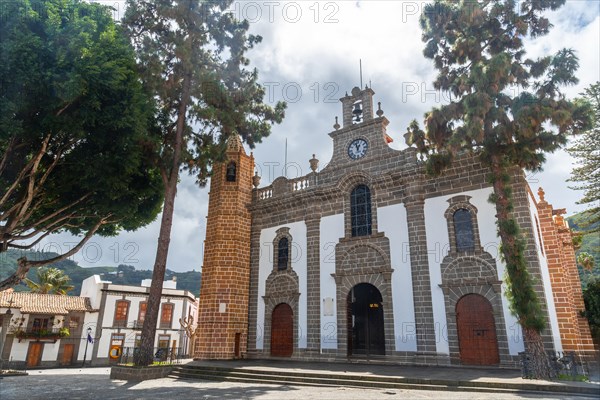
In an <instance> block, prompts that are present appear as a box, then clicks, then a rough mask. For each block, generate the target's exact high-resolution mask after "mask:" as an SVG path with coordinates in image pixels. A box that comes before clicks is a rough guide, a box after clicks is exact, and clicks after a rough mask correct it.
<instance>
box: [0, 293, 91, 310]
mask: <svg viewBox="0 0 600 400" xmlns="http://www.w3.org/2000/svg"><path fill="white" fill-rule="evenodd" d="M11 300H12V303H10V301H11ZM9 303H10V304H9ZM0 307H2V308H8V307H10V308H12V309H19V310H20V311H21V314H52V315H65V314H68V313H69V311H87V312H96V311H98V310H95V309H93V308H92V306H91V304H90V299H89V298H88V297H78V296H60V295H57V294H37V293H28V292H10V291H3V292H0Z"/></svg>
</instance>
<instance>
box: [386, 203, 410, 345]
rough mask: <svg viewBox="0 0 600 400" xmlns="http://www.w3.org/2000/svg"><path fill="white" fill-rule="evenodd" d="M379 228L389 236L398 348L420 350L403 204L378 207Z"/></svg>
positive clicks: (395, 333) (395, 336)
mask: <svg viewBox="0 0 600 400" xmlns="http://www.w3.org/2000/svg"><path fill="white" fill-rule="evenodd" d="M377 221H378V224H379V226H378V230H379V232H383V233H385V235H386V237H387V238H388V239H389V240H390V262H391V264H392V269H393V270H394V272H393V273H392V301H393V305H394V338H395V341H396V351H417V337H416V324H415V307H414V299H413V286H412V271H411V265H410V246H409V241H408V224H407V218H406V208H405V207H404V204H395V205H391V206H387V207H379V208H378V209H377Z"/></svg>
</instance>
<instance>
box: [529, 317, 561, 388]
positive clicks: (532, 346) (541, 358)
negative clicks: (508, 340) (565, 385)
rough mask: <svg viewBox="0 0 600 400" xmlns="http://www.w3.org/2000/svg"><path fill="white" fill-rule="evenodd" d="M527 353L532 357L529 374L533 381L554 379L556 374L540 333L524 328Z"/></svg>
mask: <svg viewBox="0 0 600 400" xmlns="http://www.w3.org/2000/svg"><path fill="white" fill-rule="evenodd" d="M523 336H524V340H525V351H526V352H527V354H528V355H529V357H530V364H529V372H530V374H531V376H529V377H527V378H531V379H548V380H550V379H554V378H556V372H555V370H554V368H552V364H551V363H550V358H549V357H548V354H546V352H545V351H544V342H543V341H542V336H541V335H540V333H539V332H538V331H537V330H535V329H532V328H525V327H524V328H523Z"/></svg>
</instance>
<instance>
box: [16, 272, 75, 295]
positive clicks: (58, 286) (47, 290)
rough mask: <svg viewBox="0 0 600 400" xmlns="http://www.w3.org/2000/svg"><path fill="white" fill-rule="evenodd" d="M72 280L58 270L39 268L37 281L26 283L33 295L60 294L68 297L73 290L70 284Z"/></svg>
mask: <svg viewBox="0 0 600 400" xmlns="http://www.w3.org/2000/svg"><path fill="white" fill-rule="evenodd" d="M70 282H71V278H69V276H68V275H65V273H64V272H63V271H61V270H59V269H58V268H53V267H48V268H38V269H37V270H36V279H35V280H32V279H28V278H27V279H25V283H26V284H27V286H28V287H29V289H30V290H31V292H32V293H41V294H60V295H66V294H67V292H68V291H70V290H73V286H72V285H71V284H70Z"/></svg>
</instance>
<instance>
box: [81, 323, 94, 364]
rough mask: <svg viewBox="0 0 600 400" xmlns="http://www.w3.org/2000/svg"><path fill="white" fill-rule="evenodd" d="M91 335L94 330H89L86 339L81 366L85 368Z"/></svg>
mask: <svg viewBox="0 0 600 400" xmlns="http://www.w3.org/2000/svg"><path fill="white" fill-rule="evenodd" d="M91 334H92V328H87V336H86V337H85V350H84V351H83V364H82V365H81V366H82V367H85V359H86V358H87V348H88V343H89V342H90V338H91Z"/></svg>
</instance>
